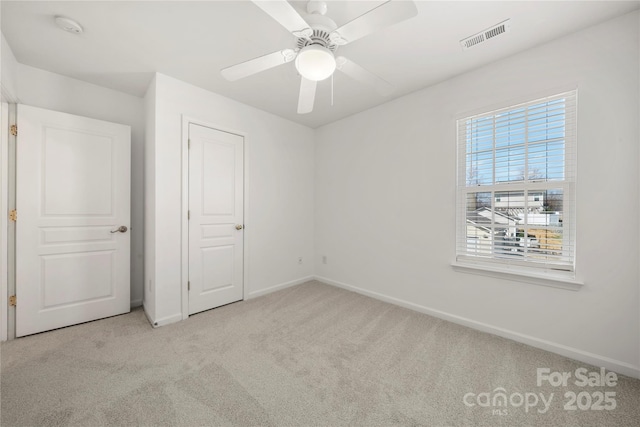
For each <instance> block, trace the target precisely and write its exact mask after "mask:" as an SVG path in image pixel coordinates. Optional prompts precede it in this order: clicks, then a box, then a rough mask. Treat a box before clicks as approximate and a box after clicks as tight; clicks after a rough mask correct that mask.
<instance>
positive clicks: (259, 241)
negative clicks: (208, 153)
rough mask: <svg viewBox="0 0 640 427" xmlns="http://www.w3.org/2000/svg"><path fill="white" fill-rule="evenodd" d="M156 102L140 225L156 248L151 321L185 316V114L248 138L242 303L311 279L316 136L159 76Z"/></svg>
mask: <svg viewBox="0 0 640 427" xmlns="http://www.w3.org/2000/svg"><path fill="white" fill-rule="evenodd" d="M148 96H149V94H148ZM155 99H156V106H155V140H151V139H148V140H147V148H146V149H147V150H148V154H147V155H148V156H152V157H153V163H154V165H153V167H155V173H153V177H152V178H149V177H147V178H148V179H147V191H150V190H149V189H150V188H152V185H153V186H154V187H153V190H152V191H154V192H155V200H153V203H152V205H147V209H146V212H145V220H146V221H153V222H154V224H153V230H152V231H149V232H153V233H154V236H148V235H147V236H146V239H147V243H148V242H149V241H150V240H151V239H155V243H156V244H155V255H154V257H155V268H154V269H153V271H151V272H148V273H149V276H148V277H147V282H148V280H149V279H155V280H153V283H152V290H151V292H153V293H155V310H154V313H153V314H152V313H151V312H147V314H148V315H149V316H150V317H152V316H153V317H152V321H154V322H155V323H157V324H158V325H162V324H165V323H170V322H173V321H177V320H180V319H181V318H182V312H181V310H182V308H181V294H182V286H181V274H182V270H181V217H182V215H181V203H180V201H181V183H182V170H181V144H182V115H185V116H188V117H190V118H193V119H197V120H202V121H204V122H207V123H211V124H212V125H214V126H216V127H218V128H220V129H223V130H233V131H237V132H241V133H243V134H244V135H245V179H246V181H245V225H246V229H245V251H247V254H248V257H247V259H248V274H247V275H246V276H245V282H246V283H247V285H248V295H247V294H245V298H247V297H251V296H255V295H259V294H261V293H264V292H268V291H269V290H273V289H277V288H278V287H283V286H287V285H290V284H294V283H298V282H300V281H304V280H307V279H309V278H311V276H312V274H313V265H312V264H313V263H312V258H313V218H314V206H313V205H314V203H313V201H314V198H313V191H314V185H313V178H314V172H313V155H314V132H313V130H312V129H310V128H307V127H305V126H302V125H299V124H295V123H293V122H290V121H287V120H284V119H282V118H280V117H277V116H274V115H272V114H269V113H265V112H264V111H261V110H258V109H255V108H253V107H249V106H246V105H244V104H241V103H238V102H236V101H232V100H230V99H228V98H225V97H222V96H220V95H216V94H214V93H211V92H208V91H206V90H203V89H200V88H197V87H195V86H192V85H189V84H186V83H183V82H181V81H179V80H176V79H173V78H171V77H167V76H164V75H162V74H157V75H156V80H155ZM147 107H149V106H147ZM150 144H153V147H150V146H149V145H150ZM148 167H149V166H148ZM149 179H153V180H154V182H153V184H151V183H150V182H149ZM151 199H152V198H151V197H150V198H148V200H149V201H151ZM148 256H151V255H150V254H149V255H148ZM299 256H302V257H303V258H304V259H305V260H306V262H305V263H304V264H303V265H298V257H299ZM147 286H148V284H147Z"/></svg>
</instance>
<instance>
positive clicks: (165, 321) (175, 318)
mask: <svg viewBox="0 0 640 427" xmlns="http://www.w3.org/2000/svg"><path fill="white" fill-rule="evenodd" d="M142 308H143V310H144V315H145V316H146V317H147V320H148V321H149V323H151V326H153V327H154V328H159V327H160V326H165V325H169V324H171V323H176V322H179V321H181V320H182V314H180V313H177V314H173V315H171V316H166V317H162V318H160V319H155V320H154V319H152V318H151V317H150V316H149V312H148V311H147V307H145V305H144V303H143V304H142Z"/></svg>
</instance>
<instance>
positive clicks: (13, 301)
mask: <svg viewBox="0 0 640 427" xmlns="http://www.w3.org/2000/svg"><path fill="white" fill-rule="evenodd" d="M17 302H18V299H17V298H16V296H15V295H11V296H10V297H9V307H15V306H16V304H17Z"/></svg>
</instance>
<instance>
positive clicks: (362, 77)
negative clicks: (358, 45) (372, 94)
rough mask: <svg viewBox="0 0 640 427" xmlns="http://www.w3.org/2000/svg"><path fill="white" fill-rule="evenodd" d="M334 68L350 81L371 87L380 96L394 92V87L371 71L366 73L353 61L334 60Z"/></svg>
mask: <svg viewBox="0 0 640 427" xmlns="http://www.w3.org/2000/svg"><path fill="white" fill-rule="evenodd" d="M336 67H337V69H338V70H340V71H342V72H343V73H345V74H346V75H347V76H349V77H351V78H352V79H355V80H358V81H361V82H362V83H366V84H368V85H371V86H373V87H374V88H375V89H376V91H378V93H379V94H380V95H383V96H387V95H391V94H392V93H393V92H394V91H395V87H393V85H392V84H391V83H389V82H387V81H386V80H383V79H381V78H380V77H378V76H376V75H375V74H373V73H372V72H371V71H367V70H365V69H364V68H362V67H361V66H359V65H358V64H356V63H355V62H353V61H350V60H348V59H347V58H345V57H344V56H339V57H337V58H336Z"/></svg>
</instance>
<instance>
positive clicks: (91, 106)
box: [16, 64, 144, 306]
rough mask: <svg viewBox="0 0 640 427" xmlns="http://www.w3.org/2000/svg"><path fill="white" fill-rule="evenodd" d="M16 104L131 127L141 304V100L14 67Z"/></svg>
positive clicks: (134, 263)
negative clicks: (15, 69)
mask: <svg viewBox="0 0 640 427" xmlns="http://www.w3.org/2000/svg"><path fill="white" fill-rule="evenodd" d="M17 71H18V74H17V82H16V83H17V93H18V96H19V98H20V102H21V103H23V104H26V105H32V106H35V107H41V108H48V109H50V110H55V111H62V112H64V113H69V114H76V115H79V116H85V117H91V118H94V119H99V120H106V121H110V122H115V123H121V124H125V125H129V126H131V302H132V305H134V306H135V305H141V304H142V290H143V272H144V269H143V237H142V236H143V228H142V227H143V222H142V221H143V206H144V205H143V194H144V193H143V187H142V165H143V153H142V148H143V136H144V106H143V100H142V98H138V97H135V96H131V95H127V94H125V93H122V92H117V91H114V90H112V89H106V88H103V87H100V86H96V85H93V84H89V83H85V82H83V81H80V80H76V79H72V78H70V77H65V76H62V75H60V74H55V73H51V72H49V71H44V70H41V69H38V68H33V67H30V66H27V65H23V64H18V70H17Z"/></svg>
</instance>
